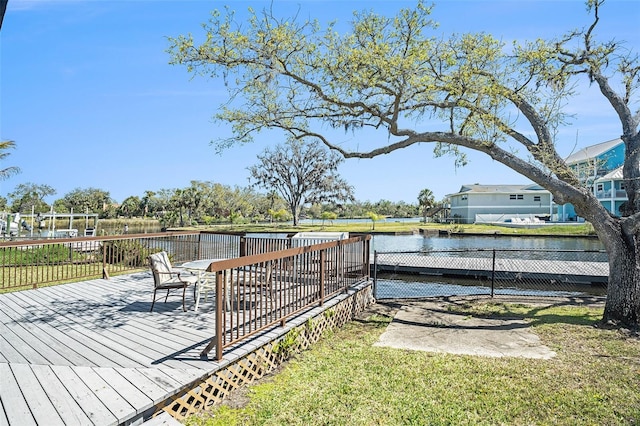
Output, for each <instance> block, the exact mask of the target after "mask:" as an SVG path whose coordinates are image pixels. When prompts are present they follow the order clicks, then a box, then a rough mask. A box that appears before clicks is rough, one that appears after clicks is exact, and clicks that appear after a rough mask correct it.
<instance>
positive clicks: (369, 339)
mask: <svg viewBox="0 0 640 426" xmlns="http://www.w3.org/2000/svg"><path fill="white" fill-rule="evenodd" d="M455 310H456V311H459V312H462V313H467V314H469V315H482V316H492V317H495V316H500V315H508V316H509V317H514V316H515V317H519V318H525V319H527V320H528V321H529V322H530V323H531V326H532V327H533V330H534V331H535V332H536V333H537V334H538V335H539V336H540V338H541V340H542V343H543V344H545V345H547V346H549V347H550V348H551V349H553V350H554V351H555V352H556V353H557V356H556V357H555V358H553V359H550V360H534V359H520V358H484V357H476V356H461V355H449V354H437V353H427V352H418V351H408V350H400V349H392V348H384V347H374V346H372V345H373V343H374V342H376V341H377V339H378V337H379V336H380V334H381V333H382V332H383V331H384V330H385V327H386V325H387V324H388V323H389V321H390V320H391V318H390V317H389V316H385V315H380V314H371V315H369V316H365V317H363V319H359V320H354V321H352V322H350V323H348V324H347V325H345V326H344V327H343V328H341V329H337V330H334V331H333V332H332V333H330V334H328V335H326V336H325V337H323V338H322V340H321V341H320V342H318V343H317V344H316V345H315V346H314V347H313V348H311V349H310V350H307V351H305V352H303V353H301V354H299V355H297V356H296V357H295V358H294V359H293V360H291V361H290V362H289V363H287V364H286V365H285V366H284V367H283V368H282V369H281V371H279V372H278V373H277V374H275V375H273V376H272V377H270V378H268V379H263V380H262V381H261V383H258V384H254V385H253V386H250V387H249V388H248V390H246V391H245V393H246V397H247V399H246V401H245V402H244V403H243V404H241V406H238V407H233V406H230V405H228V404H224V405H221V406H217V407H214V408H213V409H212V410H211V411H210V412H209V413H205V414H203V415H197V416H192V417H191V418H189V419H188V421H187V422H186V423H187V424H188V425H262V424H271V425H285V424H286V425H399V424H413V425H558V424H560V425H637V424H640V339H639V338H638V336H633V335H630V334H628V333H625V332H624V331H618V330H605V329H598V328H594V327H593V324H594V322H595V321H597V320H598V319H599V318H600V316H601V315H602V310H601V309H598V308H587V307H567V306H564V307H548V308H547V307H544V308H541V307H529V306H524V305H513V304H492V303H490V304H484V303H483V304H478V303H476V304H473V305H468V306H462V307H460V306H456V308H455ZM231 399H232V400H234V398H233V397H232V398H231ZM235 399H237V398H235ZM236 405H237V404H236Z"/></svg>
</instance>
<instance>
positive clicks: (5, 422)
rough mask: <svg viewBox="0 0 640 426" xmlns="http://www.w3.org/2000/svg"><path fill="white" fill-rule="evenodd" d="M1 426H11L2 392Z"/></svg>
mask: <svg viewBox="0 0 640 426" xmlns="http://www.w3.org/2000/svg"><path fill="white" fill-rule="evenodd" d="M0 374H1V373H0ZM0 377H2V376H0ZM172 418H173V417H172ZM0 426H9V419H7V414H6V411H5V409H4V404H3V403H2V392H0Z"/></svg>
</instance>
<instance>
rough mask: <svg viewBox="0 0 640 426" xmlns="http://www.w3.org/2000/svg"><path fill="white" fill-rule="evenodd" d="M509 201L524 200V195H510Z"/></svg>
mask: <svg viewBox="0 0 640 426" xmlns="http://www.w3.org/2000/svg"><path fill="white" fill-rule="evenodd" d="M509 199H510V200H524V195H522V194H510V195H509Z"/></svg>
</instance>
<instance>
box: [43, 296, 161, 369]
mask: <svg viewBox="0 0 640 426" xmlns="http://www.w3.org/2000/svg"><path fill="white" fill-rule="evenodd" d="M33 297H34V298H38V299H40V298H41V297H43V296H41V295H40V294H37V295H35V296H33ZM41 301H42V303H44V304H46V303H47V300H46V299H42V300H41ZM55 316H56V318H57V320H58V321H60V322H61V326H62V327H65V328H66V329H67V330H66V331H65V332H67V333H72V330H75V332H77V333H79V334H81V335H82V336H83V337H82V338H83V339H86V340H87V342H89V341H93V342H96V343H98V344H99V345H100V346H101V347H102V348H104V350H105V352H101V353H102V354H103V355H105V356H107V352H113V354H112V355H111V356H110V358H111V359H112V360H114V361H116V359H114V358H113V357H114V356H115V357H117V358H118V360H117V361H116V362H118V363H119V364H120V365H121V366H123V367H133V366H148V365H149V364H150V363H151V362H152V361H153V358H151V357H149V356H148V355H146V354H141V353H139V352H135V351H131V349H130V348H129V347H128V346H127V345H126V343H127V342H126V341H124V340H123V339H122V338H121V337H120V336H118V335H115V336H114V335H113V333H108V332H106V327H107V326H106V325H102V327H98V326H97V325H98V324H96V323H94V322H93V321H92V319H91V318H84V319H83V318H81V317H78V316H76V315H73V313H60V312H58V313H56V314H55ZM117 325H118V324H116V323H113V324H112V326H113V327H117ZM136 346H139V344H136Z"/></svg>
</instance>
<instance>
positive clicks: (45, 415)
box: [11, 364, 64, 426]
mask: <svg viewBox="0 0 640 426" xmlns="http://www.w3.org/2000/svg"><path fill="white" fill-rule="evenodd" d="M11 370H12V372H13V374H14V376H15V377H16V380H17V381H18V385H19V386H20V389H21V391H22V393H23V394H24V395H26V396H27V397H28V398H25V399H26V402H27V405H28V406H29V410H30V413H31V415H32V416H33V418H34V419H35V422H36V424H47V425H51V426H57V425H64V422H63V420H62V418H61V417H60V415H59V414H58V412H57V410H56V409H55V407H54V406H53V404H52V402H51V400H50V399H49V396H48V395H47V394H46V392H45V391H44V388H43V387H42V386H40V382H39V381H38V378H37V377H36V375H35V373H34V372H33V370H32V369H31V367H30V366H29V365H27V364H13V365H12V366H11Z"/></svg>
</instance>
